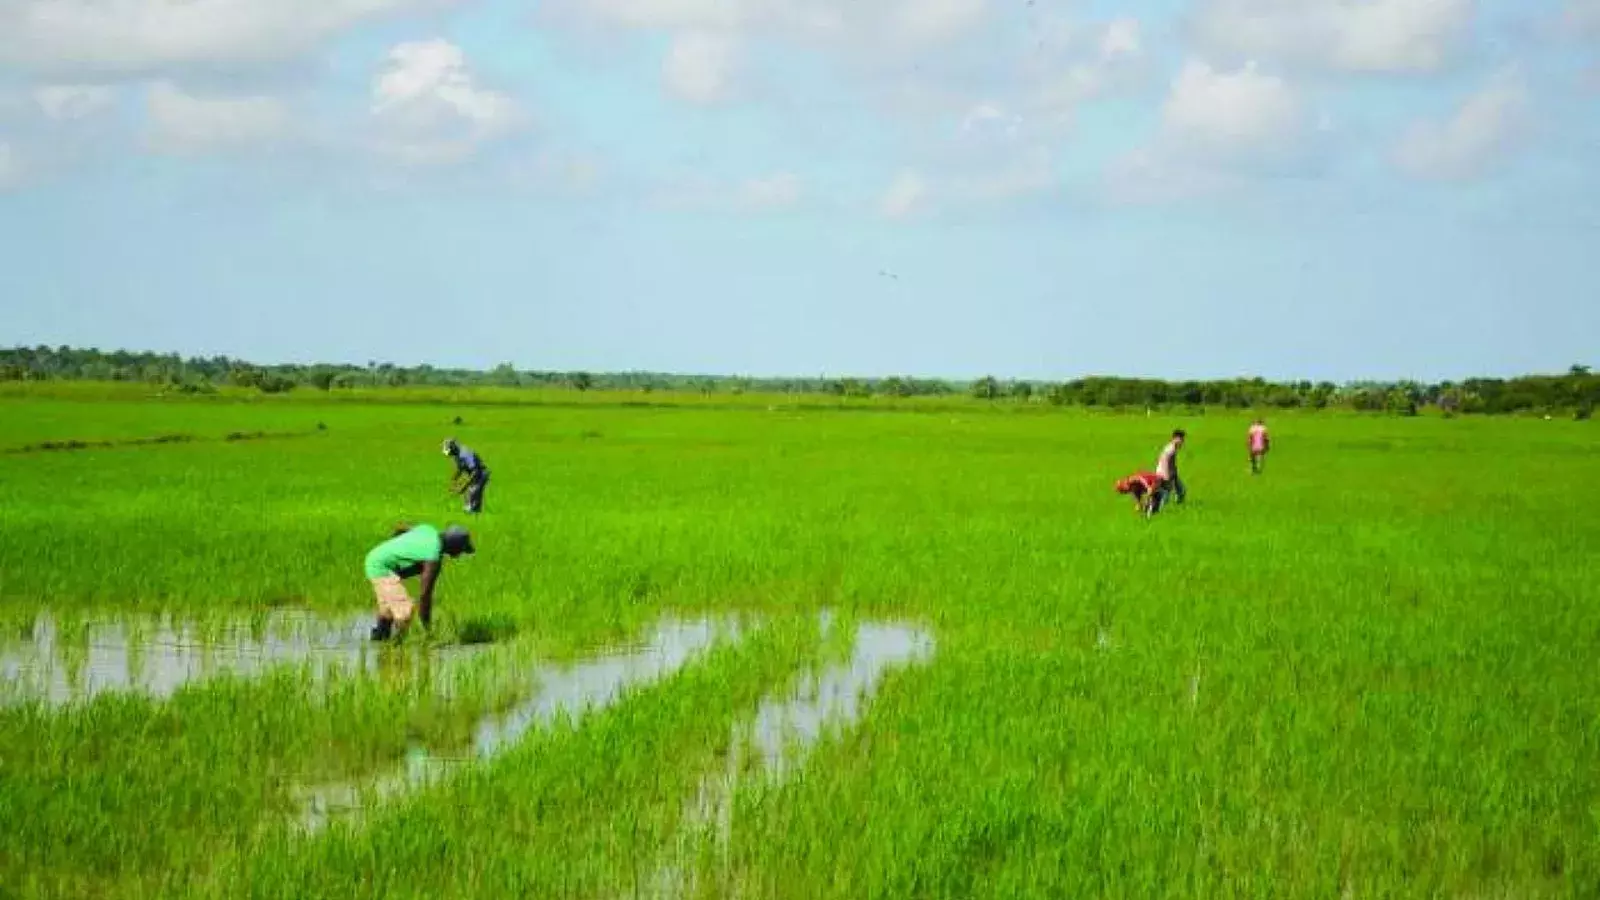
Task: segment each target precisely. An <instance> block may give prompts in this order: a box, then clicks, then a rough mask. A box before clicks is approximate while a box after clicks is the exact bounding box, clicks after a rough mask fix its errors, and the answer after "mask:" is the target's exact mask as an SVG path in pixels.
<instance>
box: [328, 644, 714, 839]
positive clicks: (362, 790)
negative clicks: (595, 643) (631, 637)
mask: <svg viewBox="0 0 1600 900" xmlns="http://www.w3.org/2000/svg"><path fill="white" fill-rule="evenodd" d="M721 633H727V634H728V636H729V637H730V638H733V639H737V638H738V635H739V626H738V624H737V623H736V622H734V621H733V620H713V619H709V618H707V619H696V620H692V621H679V620H672V619H669V620H666V621H664V622H662V623H661V624H660V625H658V626H657V627H656V629H655V631H654V633H653V634H652V635H651V636H650V638H649V639H648V640H647V641H645V642H644V643H643V644H642V645H639V646H631V647H620V648H615V649H612V650H608V651H607V652H605V653H603V654H601V655H599V656H596V657H593V658H591V659H587V660H583V661H580V662H576V663H572V664H567V665H553V664H552V665H535V667H534V669H533V671H532V672H531V673H529V680H530V686H531V692H530V694H529V696H528V699H527V700H525V701H523V702H522V703H519V704H517V705H516V706H514V707H512V708H511V709H509V710H507V711H505V712H501V713H497V714H495V715H491V716H488V717H486V718H485V719H483V720H482V721H481V722H479V723H478V726H477V729H476V731H475V733H474V735H473V739H472V748H471V750H470V751H469V752H468V753H466V754H463V755H457V756H449V755H443V754H438V753H434V752H432V751H430V750H428V749H426V748H423V747H413V748H412V750H411V751H410V753H409V754H408V755H407V757H406V759H405V761H404V762H403V763H402V764H401V765H399V766H398V767H396V768H395V769H394V770H393V771H390V772H387V773H384V774H382V775H379V776H378V777H375V778H366V779H359V780H354V781H340V782H334V783H330V784H323V785H317V786H313V787H310V788H308V789H305V790H303V791H302V792H301V793H300V796H299V801H300V803H299V805H300V807H301V809H302V815H301V819H300V822H301V824H302V825H303V827H304V828H305V829H307V830H309V831H317V830H320V829H321V828H323V827H324V826H326V825H327V824H328V823H329V822H330V821H333V820H335V819H338V818H341V817H346V816H352V815H355V814H359V813H360V812H361V811H362V810H364V809H366V808H369V807H371V806H373V805H375V804H376V803H379V802H382V801H383V800H385V799H388V798H391V797H394V796H396V795H399V794H403V793H406V792H408V791H412V790H416V789H418V788H420V787H424V786H428V785H431V784H436V783H438V782H439V781H441V780H442V779H445V778H448V777H449V776H451V775H453V774H455V773H456V772H458V771H460V770H461V769H462V767H463V766H465V765H468V764H471V763H474V762H480V761H483V760H487V759H491V758H493V757H495V756H498V755H499V754H501V753H503V752H505V751H506V750H508V749H510V748H511V747H513V746H515V744H516V743H517V741H519V740H520V739H521V738H522V737H523V736H524V735H525V734H527V732H528V731H529V730H530V729H533V728H536V727H539V726H544V725H548V724H550V723H552V722H554V721H556V720H557V719H558V718H560V717H562V716H566V715H570V716H571V717H572V719H573V720H574V721H576V720H577V719H578V718H579V717H580V716H581V715H582V714H584V713H586V712H589V711H592V710H595V709H603V708H605V707H607V706H610V705H611V704H613V703H615V702H617V700H618V699H620V698H621V696H622V694H623V692H624V690H626V689H627V688H628V687H630V686H633V685H639V684H647V683H650V682H653V681H656V680H659V679H661V678H663V677H665V676H667V675H670V674H671V673H673V672H675V671H677V670H678V669H680V668H682V667H683V666H684V665H686V664H687V663H689V662H690V661H691V660H693V659H694V658H695V657H697V656H699V655H700V654H702V653H704V652H705V651H706V650H708V649H709V648H710V647H711V646H712V645H713V644H714V643H715V642H716V640H717V638H718V636H719V634H721Z"/></svg>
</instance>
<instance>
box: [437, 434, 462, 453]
mask: <svg viewBox="0 0 1600 900" xmlns="http://www.w3.org/2000/svg"><path fill="white" fill-rule="evenodd" d="M460 446H461V445H460V444H458V443H456V439H455V438H445V439H444V446H443V447H441V448H440V449H441V450H443V452H444V455H445V456H449V455H450V454H451V452H453V451H454V450H456V449H457V448H458V447H460Z"/></svg>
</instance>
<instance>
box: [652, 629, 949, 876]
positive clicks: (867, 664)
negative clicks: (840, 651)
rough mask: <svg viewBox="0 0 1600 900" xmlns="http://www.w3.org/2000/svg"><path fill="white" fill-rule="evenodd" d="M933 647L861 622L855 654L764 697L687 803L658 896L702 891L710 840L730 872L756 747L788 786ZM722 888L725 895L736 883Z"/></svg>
mask: <svg viewBox="0 0 1600 900" xmlns="http://www.w3.org/2000/svg"><path fill="white" fill-rule="evenodd" d="M832 627H833V619H832V616H831V615H830V614H829V613H827V612H824V613H823V614H822V619H821V628H822V633H823V635H824V636H826V635H827V634H828V633H829V632H830V631H831V629H832ZM933 651H934V641H933V637H932V635H930V634H928V633H927V632H925V631H921V630H918V629H916V628H913V627H910V626H906V625H898V624H894V623H882V622H866V623H862V624H860V625H859V626H857V628H856V630H855V642H854V645H853V647H852V648H851V652H850V658H849V659H847V660H843V661H840V662H836V663H833V664H831V665H828V666H826V667H825V668H823V669H822V670H821V671H820V672H818V671H816V670H811V671H808V672H806V673H805V674H803V675H802V676H801V677H800V678H799V680H798V681H797V682H796V683H795V685H794V687H793V688H792V689H791V690H790V691H788V692H787V693H786V694H781V695H768V696H767V697H765V698H763V699H762V701H761V705H760V707H759V708H757V710H756V714H755V715H754V716H753V717H752V718H750V719H748V720H746V721H744V722H742V723H740V724H738V725H735V726H734V731H733V740H732V742H731V744H730V748H731V749H730V752H729V753H728V758H727V764H726V766H724V767H720V768H719V770H718V771H715V772H712V773H711V774H709V775H707V776H706V777H705V778H703V779H702V780H701V782H700V785H699V787H698V789H697V790H696V791H695V794H694V796H693V797H692V798H691V799H690V800H689V802H688V804H687V805H686V807H685V809H684V814H683V827H682V830H681V832H680V834H679V838H678V840H677V842H676V845H675V847H674V848H673V849H672V851H671V852H670V853H669V854H668V855H667V856H666V858H665V859H664V860H663V861H662V862H661V863H660V864H659V865H657V867H656V869H655V875H654V878H653V879H652V883H651V884H650V885H649V888H650V890H651V893H652V895H654V896H663V897H672V896H685V895H689V896H697V895H699V893H700V892H701V889H702V886H701V885H700V884H699V883H698V882H699V880H700V877H699V872H698V868H697V866H696V865H695V857H696V851H697V848H698V847H700V846H703V845H704V843H703V842H709V844H710V846H712V847H713V848H715V850H716V851H717V853H718V855H719V857H720V860H719V867H720V868H722V869H723V870H724V874H725V870H726V866H727V858H726V853H727V850H728V845H729V840H730V838H731V836H732V834H733V804H734V797H735V794H736V793H737V792H738V788H739V783H740V779H741V775H743V774H744V773H745V772H746V768H747V766H746V762H745V760H746V759H747V755H746V754H747V753H750V752H751V751H753V754H754V755H753V756H751V757H748V758H750V759H751V767H752V768H755V770H756V774H755V775H754V777H755V778H756V779H757V781H758V783H760V784H762V785H764V786H766V787H775V786H777V785H780V784H782V783H783V781H784V780H785V778H787V777H788V775H789V774H790V773H791V772H793V771H794V770H796V769H797V768H799V767H800V766H802V765H804V763H805V759H806V757H807V755H808V754H809V753H810V751H811V749H812V748H813V747H815V746H816V744H817V742H818V741H819V740H821V739H822V738H823V737H824V736H825V734H827V733H828V732H829V731H834V732H838V731H843V730H846V729H848V728H849V727H851V726H853V725H854V724H855V723H856V722H857V721H859V720H860V718H861V714H862V712H863V711H864V710H865V708H866V705H867V704H868V703H869V702H871V700H872V698H873V697H874V696H875V695H876V694H877V692H878V688H879V686H880V685H881V683H882V681H883V678H884V676H885V675H887V674H888V673H889V671H890V670H892V669H896V668H900V667H904V666H908V665H914V664H918V663H921V662H924V661H926V660H927V659H929V658H931V657H932V655H933ZM747 748H748V750H747ZM721 887H722V888H723V893H724V894H725V893H726V892H727V890H728V889H730V888H731V886H730V885H727V884H723V885H722V886H721Z"/></svg>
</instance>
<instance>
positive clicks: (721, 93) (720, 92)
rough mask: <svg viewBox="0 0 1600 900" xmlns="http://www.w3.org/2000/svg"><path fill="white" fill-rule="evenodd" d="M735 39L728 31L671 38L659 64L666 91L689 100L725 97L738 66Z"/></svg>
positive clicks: (709, 101) (706, 101) (709, 100)
mask: <svg viewBox="0 0 1600 900" xmlns="http://www.w3.org/2000/svg"><path fill="white" fill-rule="evenodd" d="M738 52H739V48H738V42H737V41H736V40H735V39H734V38H733V37H732V36H731V35H729V34H717V33H712V32H706V31H689V32H684V33H682V34H679V35H678V36H677V37H675V38H673V40H672V45H671V46H670V47H669V48H668V49H667V56H666V59H665V60H663V61H662V64H661V78H662V82H663V84H665V85H666V88H667V90H668V92H670V93H671V94H672V95H673V96H675V97H677V98H678V99H680V100H684V101H687V102H689V103H698V104H712V103H717V102H719V101H721V100H724V99H726V98H727V96H728V94H729V90H730V83H731V81H732V79H733V75H734V70H735V68H736V67H737V65H738Z"/></svg>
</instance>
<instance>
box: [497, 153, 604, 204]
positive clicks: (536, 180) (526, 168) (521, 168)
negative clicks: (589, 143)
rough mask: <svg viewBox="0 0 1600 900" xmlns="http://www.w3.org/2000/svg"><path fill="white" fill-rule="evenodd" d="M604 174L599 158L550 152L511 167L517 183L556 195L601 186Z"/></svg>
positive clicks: (582, 154) (537, 154) (589, 155)
mask: <svg viewBox="0 0 1600 900" xmlns="http://www.w3.org/2000/svg"><path fill="white" fill-rule="evenodd" d="M602 175H603V167H602V165H601V161H600V159H599V157H598V156H596V155H593V154H587V153H570V152H560V151H555V150H549V149H546V150H541V151H539V152H538V153H535V154H534V155H533V156H531V157H529V158H527V159H525V160H521V161H519V162H517V163H514V164H513V166H512V180H513V181H514V182H515V183H516V184H518V185H520V186H522V187H526V188H531V189H534V190H541V191H549V192H553V193H578V194H581V193H584V192H585V191H588V190H590V189H592V188H593V187H594V186H595V185H596V184H598V183H599V182H600V179H601V177H602Z"/></svg>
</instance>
